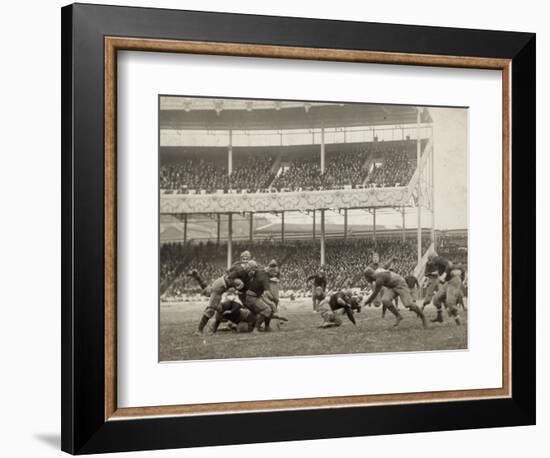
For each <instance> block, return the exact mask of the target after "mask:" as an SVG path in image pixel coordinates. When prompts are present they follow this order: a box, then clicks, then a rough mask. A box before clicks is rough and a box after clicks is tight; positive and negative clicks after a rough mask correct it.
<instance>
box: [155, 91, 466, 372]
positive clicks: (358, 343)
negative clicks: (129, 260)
mask: <svg viewBox="0 0 550 458" xmlns="http://www.w3.org/2000/svg"><path fill="white" fill-rule="evenodd" d="M158 110H159V113H158V116H159V118H158V119H159V132H158V138H159V149H158V161H159V181H158V182H159V321H160V323H159V342H158V344H159V349H158V350H159V361H161V362H168V361H190V360H213V359H215V360H219V359H234V358H268V357H299V356H315V355H346V354H359V353H361V354H368V353H387V352H419V351H449V350H466V349H468V308H469V303H468V157H469V156H468V155H469V150H468V108H467V107H435V106H411V105H395V104H379V103H355V102H353V103H351V102H334V101H330V102H325V101H309V100H306V101H303V100H263V99H236V98H216V97H196V96H193V97H191V96H185V95H159V97H158Z"/></svg>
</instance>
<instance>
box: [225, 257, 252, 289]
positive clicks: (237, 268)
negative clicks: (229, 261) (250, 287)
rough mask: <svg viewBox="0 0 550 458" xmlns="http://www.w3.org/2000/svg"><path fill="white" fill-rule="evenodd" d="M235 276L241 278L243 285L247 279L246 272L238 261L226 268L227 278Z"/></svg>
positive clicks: (232, 278)
mask: <svg viewBox="0 0 550 458" xmlns="http://www.w3.org/2000/svg"><path fill="white" fill-rule="evenodd" d="M236 278H238V279H239V280H241V281H242V282H243V283H244V284H245V285H246V283H247V281H248V279H249V277H248V272H247V271H246V270H245V268H244V267H243V266H242V264H241V263H240V262H239V263H235V264H233V265H232V266H231V267H230V268H229V269H227V279H228V280H230V281H231V280H235V279H236Z"/></svg>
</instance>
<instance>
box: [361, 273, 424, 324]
mask: <svg viewBox="0 0 550 458" xmlns="http://www.w3.org/2000/svg"><path fill="white" fill-rule="evenodd" d="M365 277H366V278H367V280H369V281H371V282H374V290H373V292H372V293H371V295H370V296H369V298H368V299H367V300H366V302H365V305H368V304H370V303H371V302H372V301H373V300H374V298H375V297H376V296H377V295H378V293H379V292H380V291H381V290H382V288H385V290H384V294H383V296H382V304H383V305H384V306H385V307H386V308H387V309H388V310H389V311H390V312H391V313H393V314H394V315H395V325H394V326H398V325H399V322H400V321H401V320H402V319H403V317H402V316H401V313H400V312H399V310H398V309H397V308H396V307H395V305H394V304H393V301H394V299H395V298H396V297H399V298H400V299H401V302H402V303H403V305H404V306H405V307H406V308H408V309H409V310H411V311H413V312H414V313H416V315H417V316H418V317H419V318H420V319H421V320H422V325H423V326H424V328H426V327H427V324H426V318H425V317H424V314H423V313H422V311H421V310H420V308H419V307H418V306H417V305H416V304H415V303H414V302H413V299H412V296H411V293H410V291H409V287H408V285H407V283H406V282H405V279H404V278H403V277H402V276H401V275H398V274H396V273H395V272H390V271H386V272H375V270H374V269H373V268H372V267H370V266H369V267H367V268H366V269H365Z"/></svg>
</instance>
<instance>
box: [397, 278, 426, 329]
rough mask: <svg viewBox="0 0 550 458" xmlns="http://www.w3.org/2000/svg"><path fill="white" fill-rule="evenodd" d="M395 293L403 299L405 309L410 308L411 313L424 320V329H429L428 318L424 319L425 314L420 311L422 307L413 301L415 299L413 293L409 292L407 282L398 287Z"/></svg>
mask: <svg viewBox="0 0 550 458" xmlns="http://www.w3.org/2000/svg"><path fill="white" fill-rule="evenodd" d="M394 291H395V293H396V294H397V296H399V298H400V299H401V302H402V303H403V307H406V308H408V309H409V310H410V311H412V312H414V313H416V316H417V317H418V318H420V319H421V320H422V326H424V328H427V327H428V324H427V323H426V318H425V317H424V313H422V310H420V307H418V305H416V304H415V303H414V301H413V297H412V295H411V292H410V290H409V287H408V286H407V284H406V283H405V282H403V284H402V285H399V286H397V287H396V288H394Z"/></svg>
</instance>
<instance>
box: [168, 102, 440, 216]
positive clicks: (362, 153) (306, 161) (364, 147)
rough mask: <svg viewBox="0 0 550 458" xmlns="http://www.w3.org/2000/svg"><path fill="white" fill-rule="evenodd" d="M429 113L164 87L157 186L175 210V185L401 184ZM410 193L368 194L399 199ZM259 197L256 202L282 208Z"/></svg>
mask: <svg viewBox="0 0 550 458" xmlns="http://www.w3.org/2000/svg"><path fill="white" fill-rule="evenodd" d="M431 122H432V119H431V116H430V113H429V110H428V109H426V108H417V107H413V106H396V105H375V104H359V103H332V102H295V101H268V100H236V99H203V98H185V97H169V96H163V97H161V98H160V113H159V125H160V188H161V195H162V196H166V199H165V202H166V203H167V206H166V211H167V212H171V211H175V210H176V209H175V208H174V205H176V206H178V211H183V209H182V208H181V202H182V200H181V199H179V198H177V196H178V195H181V194H186V195H191V196H193V195H201V196H203V195H204V194H234V193H239V194H242V193H255V194H259V193H267V192H271V193H273V192H275V193H280V192H304V191H306V192H307V191H331V190H332V191H333V190H344V191H349V190H356V189H361V190H362V189H370V188H402V189H401V190H402V191H404V188H406V187H410V186H409V185H410V184H411V182H412V181H414V180H413V178H414V173H415V170H416V169H417V168H418V161H419V159H420V158H422V157H423V156H424V152H425V151H426V150H427V149H428V145H429V138H430V136H431ZM417 140H419V142H417ZM410 194H411V192H401V193H398V194H395V192H394V193H391V194H388V193H386V197H384V198H382V199H381V198H377V199H376V200H377V201H379V202H385V203H386V204H388V205H391V204H393V205H404V204H405V203H406V201H407V200H409V199H410ZM378 195H381V193H378ZM388 196H389V197H388ZM356 197H357V196H355V198H356ZM361 197H362V198H363V200H364V199H365V198H366V197H367V195H366V194H362V195H361ZM192 200H193V199H188V200H186V202H188V203H192ZM222 200H226V201H227V202H231V198H227V199H223V197H222ZM256 200H257V201H258V202H263V201H264V200H265V199H264V198H263V197H262V196H260V197H258V198H256ZM205 202H207V203H212V202H210V199H206V200H205V199H204V198H201V205H202V204H204V203H205ZM216 202H220V200H219V199H218V198H216ZM258 202H256V203H255V204H254V207H255V208H256V210H259V209H261V208H264V207H265V210H266V211H271V210H277V209H282V206H278V207H277V206H276V207H277V208H275V207H273V208H272V207H270V206H267V207H266V206H265V205H259V204H258ZM264 203H265V202H264ZM337 205H338V206H340V207H343V205H342V203H340V204H338V203H337ZM368 205H370V204H369V203H368V202H367V201H361V202H357V206H368ZM207 207H208V208H207V209H208V210H209V211H212V210H215V207H212V206H209V205H207ZM203 208H205V207H203ZM350 208H351V207H350ZM190 209H193V210H194V211H196V210H198V209H199V207H197V206H195V207H191V208H190ZM296 209H299V208H296Z"/></svg>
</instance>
